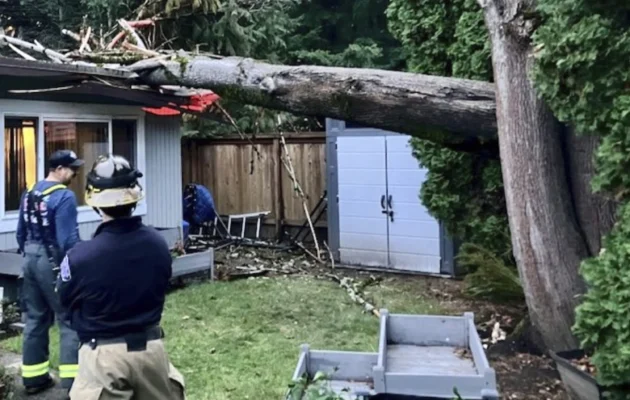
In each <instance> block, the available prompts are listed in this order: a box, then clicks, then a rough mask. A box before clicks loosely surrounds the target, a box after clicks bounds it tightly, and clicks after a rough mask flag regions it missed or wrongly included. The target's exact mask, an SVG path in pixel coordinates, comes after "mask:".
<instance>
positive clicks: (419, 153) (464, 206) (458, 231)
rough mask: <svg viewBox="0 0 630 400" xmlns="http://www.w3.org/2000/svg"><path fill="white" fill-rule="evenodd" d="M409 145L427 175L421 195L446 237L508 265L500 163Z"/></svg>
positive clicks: (422, 144)
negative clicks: (474, 247) (471, 245)
mask: <svg viewBox="0 0 630 400" xmlns="http://www.w3.org/2000/svg"><path fill="white" fill-rule="evenodd" d="M411 143H412V147H413V154H414V156H415V157H416V158H418V159H419V160H420V162H421V163H422V165H423V166H424V167H426V168H427V169H428V170H429V172H428V174H427V180H426V181H425V183H424V184H423V186H422V190H421V192H420V198H421V200H422V203H423V204H424V205H425V206H426V207H427V209H428V210H429V211H430V212H431V213H432V214H433V215H434V216H435V217H436V218H437V219H439V220H440V221H442V222H443V223H444V225H445V226H446V230H447V231H448V232H449V233H450V234H451V235H453V236H456V237H458V238H462V239H463V240H465V241H467V242H472V243H476V244H477V245H479V246H481V247H483V248H485V249H488V250H489V251H490V252H491V253H493V254H495V255H497V256H499V257H501V258H503V259H505V260H506V261H507V262H510V263H512V262H513V261H510V260H511V247H510V234H509V227H508V222H507V211H506V209H505V201H504V198H503V196H504V193H503V182H502V180H501V166H500V165H499V163H498V162H497V161H496V160H490V159H487V158H483V157H481V156H478V155H471V154H466V153H458V152H455V151H451V150H448V149H444V148H442V147H440V146H439V145H437V144H434V143H429V142H426V141H422V140H418V139H412V140H411Z"/></svg>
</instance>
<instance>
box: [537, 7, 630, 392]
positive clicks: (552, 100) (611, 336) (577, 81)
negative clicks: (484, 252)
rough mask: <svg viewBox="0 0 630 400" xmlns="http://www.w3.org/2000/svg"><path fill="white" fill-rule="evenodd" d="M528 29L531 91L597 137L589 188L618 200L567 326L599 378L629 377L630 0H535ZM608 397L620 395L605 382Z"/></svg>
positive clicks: (618, 380) (622, 380)
mask: <svg viewBox="0 0 630 400" xmlns="http://www.w3.org/2000/svg"><path fill="white" fill-rule="evenodd" d="M538 11H539V12H540V14H541V16H542V18H543V24H542V25H541V26H540V28H539V29H538V30H537V32H536V35H535V38H534V39H535V46H536V59H537V64H536V69H535V71H534V78H535V82H536V88H537V90H538V92H539V93H540V94H541V95H542V96H543V98H544V99H545V101H546V102H547V103H548V104H549V106H550V107H551V109H552V110H553V112H554V114H555V115H556V116H557V117H558V118H559V119H560V120H561V121H563V122H566V123H569V124H571V125H572V126H574V127H575V129H576V131H577V132H579V133H582V134H595V135H598V136H601V137H602V144H601V145H600V148H599V149H598V152H597V155H596V163H597V176H596V178H595V179H594V181H593V187H594V189H596V190H598V191H601V192H603V193H607V194H608V195H611V196H614V197H615V198H616V199H618V200H621V202H622V204H623V205H622V207H621V209H620V213H619V219H618V221H617V223H616V225H615V227H614V228H613V230H612V232H611V233H610V234H609V235H608V236H607V237H606V238H605V240H604V247H605V250H602V252H601V253H600V255H599V256H597V257H595V258H592V259H589V260H586V261H585V262H584V263H583V264H582V268H581V273H582V275H583V277H584V279H585V281H586V283H587V285H588V293H587V294H586V295H585V297H584V299H583V302H582V304H581V305H580V306H579V307H578V309H577V318H576V323H575V326H574V332H575V333H576V335H577V336H578V337H579V338H580V339H581V341H582V345H583V347H584V348H585V349H586V350H587V351H589V352H592V354H593V359H592V361H593V363H594V365H595V367H596V369H597V378H598V380H599V382H600V383H601V384H602V385H621V384H628V383H630V379H629V378H628V377H629V376H630V322H629V320H628V308H629V307H630V273H629V272H628V262H629V261H630V245H629V244H628V243H630V204H629V203H628V200H629V196H628V194H629V193H630V175H629V174H628V170H630V91H629V89H630V87H629V83H630V68H628V60H629V59H630V3H628V2H627V1H619V0H604V1H595V0H577V1H576V0H541V1H540V2H539V8H538ZM608 398H611V399H628V398H630V396H629V395H628V394H627V393H624V392H623V391H617V390H611V393H610V396H609V397H608Z"/></svg>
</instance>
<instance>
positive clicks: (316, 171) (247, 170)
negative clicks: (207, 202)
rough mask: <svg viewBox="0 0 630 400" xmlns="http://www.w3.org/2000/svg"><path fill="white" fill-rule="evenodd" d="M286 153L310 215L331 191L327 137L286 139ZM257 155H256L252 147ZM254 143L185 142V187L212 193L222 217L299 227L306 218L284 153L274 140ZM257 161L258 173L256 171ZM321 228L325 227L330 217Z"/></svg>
mask: <svg viewBox="0 0 630 400" xmlns="http://www.w3.org/2000/svg"><path fill="white" fill-rule="evenodd" d="M285 139H286V143H287V150H288V152H289V155H290V157H291V161H292V162H293V168H294V169H295V174H296V176H297V179H298V181H299V183H300V185H301V186H302V190H303V191H304V193H305V194H306V196H307V199H308V208H309V211H310V210H311V209H312V208H313V207H315V205H316V204H317V202H318V201H319V199H320V197H321V196H322V194H323V193H324V190H325V189H326V159H325V157H326V142H325V139H326V138H325V133H320V132H316V133H304V134H300V135H288V136H286V137H285ZM251 143H253V144H254V146H255V148H256V149H257V151H258V154H259V155H257V154H256V153H254V152H252V144H251ZM251 143H250V142H249V141H247V140H242V139H239V138H221V139H213V140H210V139H184V143H183V144H182V164H183V165H182V179H183V184H184V185H186V184H188V183H198V184H201V185H204V186H206V187H207V188H208V189H210V191H211V192H212V196H213V197H214V201H215V203H216V207H217V210H218V211H219V213H221V214H241V213H248V212H257V211H270V212H271V214H270V215H269V217H268V218H267V220H266V221H265V223H266V224H273V225H275V226H276V231H279V230H280V229H281V227H282V225H300V224H302V223H303V222H304V219H305V215H304V209H303V206H302V200H301V198H300V197H299V196H298V195H297V194H296V193H295V191H294V189H293V183H292V182H291V180H290V178H289V174H288V172H287V171H286V169H285V167H284V165H283V164H282V161H281V158H280V155H281V154H283V153H284V149H283V148H282V146H281V145H280V143H279V139H278V138H277V137H274V136H259V137H257V138H255V139H252V141H251ZM252 160H253V169H252ZM321 221H322V222H320V223H319V224H318V226H326V216H325V215H324V216H323V217H322V218H321Z"/></svg>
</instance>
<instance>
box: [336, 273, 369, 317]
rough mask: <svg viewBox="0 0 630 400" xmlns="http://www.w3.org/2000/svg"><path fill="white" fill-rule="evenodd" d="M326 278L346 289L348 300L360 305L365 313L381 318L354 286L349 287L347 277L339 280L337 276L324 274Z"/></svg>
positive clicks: (349, 280)
mask: <svg viewBox="0 0 630 400" xmlns="http://www.w3.org/2000/svg"><path fill="white" fill-rule="evenodd" d="M326 276H327V277H328V278H330V279H332V280H333V281H335V282H337V283H338V284H339V286H341V287H342V288H344V289H346V292H347V293H348V295H349V296H350V298H351V299H352V300H353V301H354V302H355V303H357V304H359V305H362V306H363V308H364V309H365V311H367V312H369V313H371V314H373V315H374V316H376V317H379V318H380V316H381V313H380V312H379V311H378V309H377V308H376V307H374V306H373V305H372V304H370V303H369V302H368V301H366V300H365V299H364V298H363V297H362V296H361V294H360V291H359V290H357V289H356V288H355V287H354V285H351V284H350V282H351V279H350V278H347V277H343V278H339V277H338V276H337V275H333V274H326Z"/></svg>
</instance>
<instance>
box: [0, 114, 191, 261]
mask: <svg viewBox="0 0 630 400" xmlns="http://www.w3.org/2000/svg"><path fill="white" fill-rule="evenodd" d="M180 123H181V119H180V118H179V117H157V116H153V115H146V116H145V162H146V164H145V165H146V171H142V172H143V173H144V174H145V177H146V188H145V189H146V197H145V199H146V202H147V214H146V216H144V217H143V219H144V222H145V224H147V225H152V226H155V227H156V228H168V229H177V230H178V236H179V235H180V234H181V221H182V179H181V176H182V175H181V165H182V163H181V125H180ZM98 225H99V223H98V222H86V223H81V224H80V225H79V233H80V235H81V239H83V240H86V239H89V238H90V237H91V236H92V234H93V233H94V231H95V230H96V227H97V226H98ZM169 241H170V240H169ZM16 248H17V243H16V241H15V232H7V233H2V234H0V250H11V249H16Z"/></svg>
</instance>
